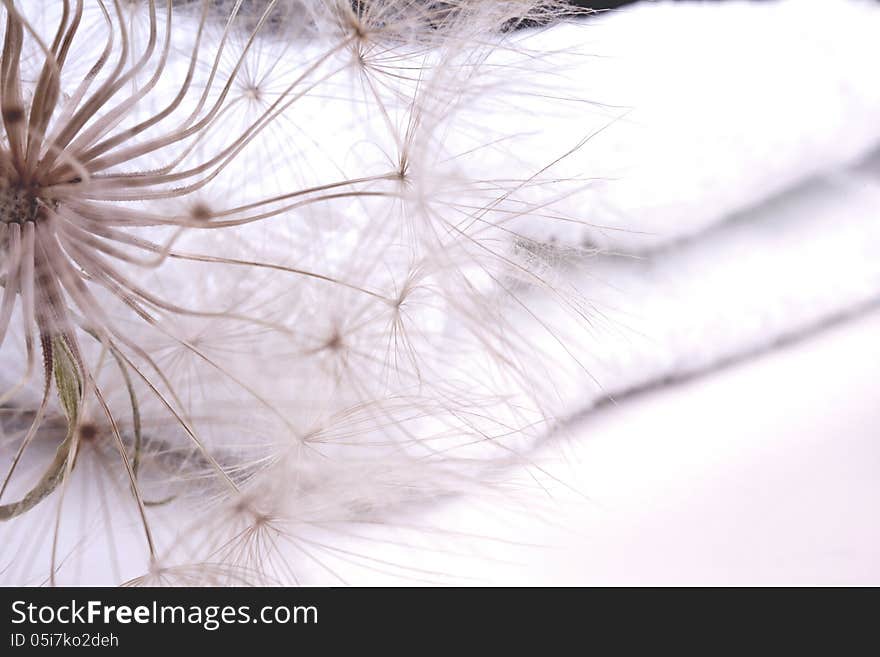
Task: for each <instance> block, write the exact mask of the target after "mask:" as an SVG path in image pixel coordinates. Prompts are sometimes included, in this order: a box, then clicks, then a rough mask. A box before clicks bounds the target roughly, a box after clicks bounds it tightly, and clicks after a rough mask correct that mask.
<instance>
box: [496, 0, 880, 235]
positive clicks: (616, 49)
mask: <svg viewBox="0 0 880 657" xmlns="http://www.w3.org/2000/svg"><path fill="white" fill-rule="evenodd" d="M878 34H880V6H878V5H877V4H876V3H874V2H868V1H866V0H777V1H774V2H747V1H742V0H739V1H731V2H722V3H709V2H641V3H637V4H635V5H632V6H630V7H627V8H625V9H623V10H619V11H611V12H607V13H604V14H602V15H601V16H598V17H596V18H594V19H593V21H592V22H591V23H590V25H589V26H588V27H587V28H586V29H583V28H581V27H580V26H572V25H561V26H557V27H555V28H554V29H551V30H547V31H544V32H539V33H536V34H535V35H534V36H533V37H531V38H527V39H525V43H526V44H527V45H528V46H529V47H531V48H532V49H533V50H534V51H535V52H538V53H546V52H548V51H552V52H564V53H565V56H566V58H567V59H566V61H567V62H568V64H569V67H568V68H567V69H565V70H564V71H559V70H556V71H555V72H554V73H555V75H554V76H553V77H552V78H551V79H549V80H548V81H547V82H546V93H547V95H548V97H547V98H542V97H536V96H531V97H529V98H527V99H522V101H521V102H520V103H517V104H513V105H511V106H509V107H507V108H506V109H505V111H501V112H498V114H497V116H493V119H492V121H491V122H489V124H490V125H491V126H494V128H495V129H496V130H497V131H498V132H499V133H508V132H511V131H513V130H518V131H519V132H520V133H527V134H522V135H521V136H520V138H518V139H517V140H516V142H515V152H517V153H521V154H522V157H523V161H522V162H520V163H519V164H518V165H517V167H516V168H517V169H518V170H519V172H522V171H525V170H527V169H528V167H529V166H530V167H532V170H534V168H536V167H537V166H543V165H545V164H548V163H549V161H550V160H551V159H553V158H554V157H558V156H559V155H562V154H563V153H564V152H566V151H567V150H568V149H569V148H571V142H572V139H573V138H580V137H586V136H590V138H589V141H588V142H587V143H586V144H585V145H584V147H583V148H582V149H581V150H580V151H578V153H577V154H576V156H575V157H571V158H568V159H567V160H565V161H564V162H562V163H560V164H559V165H558V166H557V167H554V168H553V169H552V171H553V172H554V173H556V174H558V175H560V176H562V175H569V176H583V177H587V178H589V179H590V181H589V182H588V183H586V187H585V189H583V190H581V191H579V192H577V193H574V194H572V195H571V196H570V197H569V198H567V199H566V200H565V201H564V203H563V204H560V205H564V208H565V209H564V211H562V210H560V211H562V212H563V213H564V214H566V215H568V216H571V217H577V218H579V219H582V220H583V221H585V222H589V224H592V225H590V226H584V225H583V224H580V223H576V222H568V223H562V224H560V222H557V221H545V222H539V221H536V220H535V219H534V218H533V217H527V218H524V220H523V222H522V225H521V226H519V227H518V228H519V229H521V230H522V231H523V232H525V233H527V234H529V235H532V236H534V237H536V238H538V239H541V238H547V237H551V238H554V239H557V240H558V241H561V242H564V243H567V244H584V243H586V244H591V245H596V246H598V247H601V248H605V249H610V250H615V251H624V252H644V251H648V250H650V249H652V248H654V247H656V246H659V245H662V244H664V243H667V242H670V241H673V240H675V239H678V238H681V237H683V236H688V235H693V234H695V233H698V232H699V231H701V230H703V229H705V228H707V227H709V226H711V225H713V224H716V223H718V222H719V221H722V220H723V219H725V218H726V217H727V216H728V215H730V213H732V212H736V211H739V210H743V209H745V208H748V207H749V206H751V205H753V204H755V203H757V202H759V201H762V200H765V199H767V198H769V197H771V196H772V195H774V194H777V193H780V192H782V191H783V190H785V189H787V188H789V187H791V186H792V185H794V184H797V183H799V182H800V181H802V180H804V179H805V178H807V177H809V176H812V175H816V174H820V173H822V172H825V171H832V170H835V169H836V168H838V167H840V166H842V165H845V164H847V163H851V162H853V161H855V160H857V159H858V158H860V157H863V156H864V155H865V154H866V153H867V152H868V151H870V150H871V149H872V148H873V147H874V146H876V145H878V144H880V121H878V117H880V84H877V80H876V77H877V76H876V70H875V68H876V62H878V61H880V39H878V38H877V35H878ZM560 98H563V99H569V102H567V103H564V102H560V100H559V99H560ZM585 99H586V100H588V101H590V102H584V101H585ZM498 122H501V123H500V124H499V123H498ZM541 157H543V158H546V160H545V161H541V160H540V159H538V158H541ZM496 166H497V168H498V170H500V171H506V172H511V173H512V172H513V170H514V166H513V165H512V163H511V160H510V158H509V157H499V158H498V161H497V163H496ZM559 207H560V206H557V209H559Z"/></svg>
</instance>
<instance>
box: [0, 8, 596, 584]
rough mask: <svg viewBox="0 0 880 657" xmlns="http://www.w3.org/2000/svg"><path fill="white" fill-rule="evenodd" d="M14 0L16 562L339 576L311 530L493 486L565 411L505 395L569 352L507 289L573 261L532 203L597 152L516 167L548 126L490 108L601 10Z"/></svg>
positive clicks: (1, 206)
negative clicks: (491, 122) (524, 142)
mask: <svg viewBox="0 0 880 657" xmlns="http://www.w3.org/2000/svg"><path fill="white" fill-rule="evenodd" d="M3 5H4V22H5V32H4V40H3V51H2V79H0V89H2V117H3V138H2V142H0V216H2V226H0V231H2V233H0V239H2V243H0V248H2V254H3V261H2V267H3V278H2V283H3V285H2V287H3V291H2V303H0V335H2V338H3V342H2V353H3V363H4V374H3V386H4V388H3V393H2V413H3V416H2V424H3V427H2V430H3V438H2V444H0V453H2V456H3V463H4V468H5V472H4V473H3V477H2V491H0V515H2V520H3V522H4V527H3V531H4V534H5V535H6V536H8V538H7V539H6V540H4V541H3V548H2V549H3V554H2V559H3V563H2V566H0V571H2V572H4V573H5V574H6V576H7V577H9V578H11V579H16V580H20V581H29V582H32V583H46V582H48V583H56V582H61V583H75V578H76V573H77V572H78V568H79V567H80V566H76V565H75V564H77V563H80V562H81V561H82V556H81V555H82V554H86V555H91V556H89V557H88V558H89V559H94V558H96V557H95V556H94V555H95V554H98V555H102V556H101V557H100V558H103V559H105V563H106V564H107V570H106V572H105V573H104V576H106V578H107V579H106V581H107V582H108V583H119V582H120V581H124V580H125V579H130V578H131V577H134V576H136V575H139V573H137V572H134V573H132V572H122V569H121V568H120V566H119V565H118V561H119V559H118V557H117V556H116V554H115V553H117V552H118V551H119V550H121V549H122V548H121V547H120V545H122V544H126V542H133V543H134V544H135V545H136V546H137V547H126V548H125V552H126V553H127V555H128V556H127V559H126V561H127V562H131V558H130V551H131V550H139V551H140V552H142V553H143V557H144V559H143V562H142V563H143V573H148V574H150V573H152V574H153V575H154V576H156V577H160V578H161V577H164V576H165V575H163V573H174V572H187V573H189V575H188V577H192V578H195V579H198V576H197V574H198V573H200V572H204V573H205V576H206V577H207V578H208V579H209V580H211V581H213V582H214V583H216V581H217V580H216V579H212V578H215V576H219V575H218V573H222V578H228V582H225V583H241V581H243V580H244V579H246V577H245V575H243V574H242V573H246V574H247V577H256V578H257V579H259V578H261V577H263V576H265V577H268V581H271V582H274V583H292V582H299V581H301V576H300V574H299V573H298V570H297V566H296V564H295V560H296V559H301V560H305V561H307V562H309V563H308V565H309V566H314V565H315V564H319V565H320V568H321V569H322V570H323V571H325V572H323V573H322V575H326V574H328V573H333V569H332V567H331V566H328V565H326V564H324V563H323V561H322V560H321V559H319V558H318V557H316V556H314V555H313V554H312V553H313V552H314V551H315V550H316V549H317V547H318V546H321V547H320V550H324V551H329V552H330V553H331V554H332V551H333V546H332V541H331V540H330V539H326V540H325V539H321V540H320V541H319V539H317V538H314V537H312V538H308V536H307V534H308V532H307V531H306V530H308V531H319V530H320V531H326V530H323V529H322V528H323V527H325V526H326V525H330V524H333V523H341V522H343V521H349V522H357V521H358V520H370V521H374V520H375V519H376V518H378V517H381V515H382V514H383V513H386V512H388V511H389V510H391V509H393V508H395V506H397V505H399V504H402V503H404V502H406V501H408V500H409V501H412V500H416V499H430V498H433V497H436V496H437V495H446V494H451V493H459V492H462V491H464V490H466V489H467V488H468V487H473V486H480V487H490V488H491V484H490V482H491V480H492V476H491V472H490V470H489V468H492V467H496V466H497V463H498V462H503V461H507V460H510V459H516V458H517V454H518V451H517V450H518V447H517V443H518V444H519V445H522V444H523V441H524V439H525V437H526V436H528V435H529V433H530V432H536V431H541V432H543V431H546V430H547V427H546V426H540V425H546V423H548V422H550V421H551V418H550V417H549V416H547V417H541V416H540V414H537V415H536V410H538V407H536V408H522V409H520V408H519V407H518V406H517V401H516V400H513V399H506V398H505V392H504V391H505V389H506V386H507V380H509V379H517V380H518V384H517V388H518V389H519V388H525V389H529V388H534V394H535V396H536V397H535V398H536V399H537V398H538V396H539V395H540V394H543V391H539V388H540V387H541V384H540V383H539V381H540V380H541V377H540V376H536V373H537V370H538V369H539V368H542V367H544V368H546V367H547V366H548V364H547V363H541V362H540V360H538V359H535V358H534V354H532V353H530V351H531V347H530V345H529V340H528V339H526V338H525V337H524V336H522V335H519V334H518V331H519V329H518V328H517V327H516V326H513V325H510V324H508V323H507V322H506V321H505V319H504V315H505V307H508V306H510V305H511V304H517V303H519V304H522V302H521V301H519V300H518V295H519V291H520V290H521V289H522V288H523V286H526V287H536V286H547V287H548V289H550V288H551V287H552V285H551V284H550V283H549V282H548V281H547V280H546V279H545V278H544V277H543V276H542V274H541V271H540V269H538V270H535V269H534V267H533V264H534V260H535V258H534V257H533V254H534V253H536V251H535V250H534V249H531V248H530V247H529V244H530V241H529V240H526V239H525V238H523V237H521V236H518V234H517V232H516V231H515V228H514V225H515V223H516V221H517V220H518V219H519V218H521V217H523V216H525V215H527V214H529V213H530V212H539V213H543V214H545V215H547V216H550V215H552V213H553V209H552V206H553V202H554V199H555V198H556V197H561V196H563V195H564V190H562V189H561V188H559V185H560V184H561V182H562V181H561V180H559V181H555V180H554V179H553V174H552V172H551V171H550V166H551V165H552V164H553V159H561V158H564V157H565V155H566V153H564V152H561V153H557V154H555V155H554V157H553V158H550V159H549V160H548V161H547V162H546V163H545V164H544V166H539V167H535V168H534V170H527V169H526V168H525V167H521V169H522V171H523V172H524V174H523V175H522V176H521V177H519V178H512V177H508V175H507V173H506V172H505V173H504V174H500V173H496V172H495V171H494V170H493V168H492V167H491V165H490V166H485V167H483V166H481V165H480V162H481V161H482V160H481V159H480V157H479V151H480V149H484V150H489V151H492V152H493V153H502V152H507V153H515V149H514V148H512V146H511V144H510V143H505V140H507V141H508V142H509V141H510V140H512V139H515V137H516V135H508V134H503V133H502V134H500V135H491V134H489V132H491V131H486V129H485V128H484V127H482V126H480V125H479V124H476V123H472V122H471V121H472V120H473V118H474V117H475V116H478V115H479V113H480V112H481V111H483V110H482V109H481V105H490V104H496V103H499V102H516V101H517V97H518V96H519V95H525V94H526V93H527V92H526V89H527V87H528V85H527V84H525V83H523V82H522V81H516V80H512V81H511V82H509V83H508V82H506V81H505V78H506V77H507V76H510V75H515V73H516V65H517V62H518V61H522V62H527V61H528V60H529V59H530V58H533V57H538V56H539V55H537V54H535V53H530V52H528V48H527V44H524V43H519V41H520V40H521V38H520V36H519V34H518V32H517V28H518V27H519V25H520V24H523V25H525V24H528V25H538V26H540V25H546V24H548V23H550V22H552V21H556V20H560V19H561V18H563V17H564V15H565V14H566V13H569V12H571V10H570V9H565V8H564V7H563V6H562V5H561V4H553V3H548V2H531V1H522V0H514V1H504V2H494V1H493V2H482V1H481V2H443V3H434V2H412V1H411V0H408V1H401V0H382V1H375V2H374V1H370V2H355V3H349V2H346V1H343V0H315V1H308V0H303V1H293V2H292V1H290V0H281V1H279V0H274V1H271V2H243V1H242V0H239V1H238V2H235V3H229V4H228V5H227V4H226V3H216V2H211V1H208V0H205V1H203V2H188V3H180V2H172V0H168V1H167V2H156V1H152V0H151V1H144V2H128V1H123V0H115V1H102V0H96V1H94V2H89V1H85V0H79V1H76V0H64V1H63V2H33V3H32V2H26V3H23V2H13V1H12V0H4V3H3ZM538 29H540V28H538ZM577 141H578V140H577V139H575V140H574V142H573V145H572V147H573V148H575V147H576V146H577ZM475 154H476V155H475ZM486 161H487V162H489V163H491V161H492V160H491V158H489V159H487V160H486ZM569 182H570V181H569ZM572 220H573V219H572ZM524 256H525V257H524ZM553 294H555V295H557V296H558V297H559V300H560V304H562V305H564V306H566V307H567V308H569V309H570V310H571V312H573V313H575V314H580V313H582V312H583V310H582V309H581V308H580V307H579V305H578V303H577V302H576V301H574V300H573V297H571V296H569V295H567V294H565V293H564V292H563V291H561V290H558V289H554V292H553ZM539 426H540V428H538V427H539ZM487 445H489V446H490V447H489V448H488V449H486V446H487ZM480 453H482V455H480ZM34 517H36V518H39V519H40V520H39V522H38V523H37V526H39V527H40V529H39V537H36V536H35V534H34V532H33V530H27V531H25V530H22V531H20V532H16V531H15V529H16V527H17V526H22V527H24V526H27V527H33V526H34V525H33V524H27V525H25V523H26V522H27V523H33V522H36V521H35V520H33V518H34ZM184 520H185V522H184ZM184 525H185V526H186V527H185V528H184V529H182V527H183V526H184ZM322 541H323V542H322ZM138 543H140V545H139V546H138V545H137V544H138ZM286 543H287V544H289V545H288V546H287V547H285V544H286ZM309 545H312V548H309ZM23 552H27V553H29V554H31V555H32V556H31V557H30V558H27V559H25V558H23V557H22V556H21V554H22V553H23ZM275 552H277V553H278V554H277V555H276V554H273V553H275ZM303 555H305V556H303ZM341 556H343V557H344V556H345V555H341ZM288 559H293V561H290V562H288V561H287V560H288ZM277 560H281V561H283V562H284V563H285V566H284V567H283V568H282V567H280V566H277V565H274V564H276V561H277ZM175 569H178V570H175ZM180 569H183V571H180ZM236 573H238V574H236ZM102 579H103V576H102Z"/></svg>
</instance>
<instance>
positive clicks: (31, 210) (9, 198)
mask: <svg viewBox="0 0 880 657" xmlns="http://www.w3.org/2000/svg"><path fill="white" fill-rule="evenodd" d="M39 210H40V204H39V201H38V200H37V196H36V195H35V194H34V193H33V191H32V190H31V189H28V188H26V187H21V186H19V185H15V184H12V185H9V184H4V183H3V181H0V222H2V223H4V224H20V225H24V224H25V223H27V222H28V221H36V219H37V217H38V215H39Z"/></svg>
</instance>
